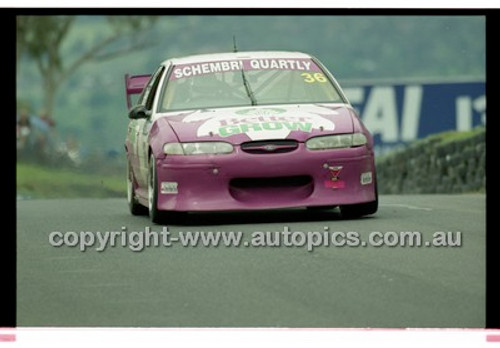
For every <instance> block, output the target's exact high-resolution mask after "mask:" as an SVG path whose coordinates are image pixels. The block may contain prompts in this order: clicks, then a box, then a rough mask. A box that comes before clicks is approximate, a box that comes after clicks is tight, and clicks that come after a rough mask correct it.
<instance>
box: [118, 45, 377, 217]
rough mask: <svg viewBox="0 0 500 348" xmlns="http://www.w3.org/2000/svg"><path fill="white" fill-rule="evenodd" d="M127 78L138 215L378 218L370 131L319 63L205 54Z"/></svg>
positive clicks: (132, 189)
mask: <svg viewBox="0 0 500 348" xmlns="http://www.w3.org/2000/svg"><path fill="white" fill-rule="evenodd" d="M125 83H126V92H127V102H128V106H129V108H130V111H129V118H130V123H129V126H128V132H127V138H126V142H125V150H126V153H127V160H128V161H127V162H128V203H129V206H130V211H131V213H132V214H134V215H135V214H141V213H147V212H148V211H149V216H150V218H151V220H152V221H153V222H155V223H157V222H160V220H161V217H162V216H163V215H164V213H166V212H188V211H192V212H196V211H221V210H223V211H229V210H258V209H275V208H292V207H307V208H333V207H336V206H339V207H340V211H341V214H342V216H348V217H357V216H362V215H367V214H373V213H375V212H376V211H377V207H378V196H377V181H376V173H375V165H374V154H373V140H372V136H371V135H370V133H369V132H368V130H367V129H366V128H365V126H364V125H363V124H362V122H361V120H360V118H359V117H358V115H357V114H356V111H355V110H354V109H353V108H352V106H351V105H350V104H349V101H348V100H347V98H346V97H345V95H344V94H343V92H342V90H341V88H340V87H339V85H338V83H337V81H336V80H335V79H334V77H333V76H332V75H331V73H330V72H329V71H328V70H327V69H326V68H325V67H324V66H323V65H322V64H321V63H320V62H319V61H318V60H317V59H316V58H314V57H311V56H310V55H307V54H304V53H298V52H274V51H273V52H269V51H266V52H236V53H220V54H209V55H196V56H190V57H184V58H175V59H169V60H166V61H164V62H163V63H162V64H161V65H160V67H159V68H158V69H157V70H156V72H155V73H154V74H153V75H138V76H129V75H126V76H125ZM132 94H140V96H139V99H138V100H137V102H136V105H135V106H133V107H132V103H131V95H132Z"/></svg>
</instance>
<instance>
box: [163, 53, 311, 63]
mask: <svg viewBox="0 0 500 348" xmlns="http://www.w3.org/2000/svg"><path fill="white" fill-rule="evenodd" d="M266 58H283V59H298V58H302V59H304V58H311V56H310V55H308V54H306V53H302V52H289V51H249V52H227V53H211V54H198V55H192V56H187V57H179V58H172V59H167V60H165V61H164V62H163V64H166V63H167V62H171V63H172V64H174V65H177V64H194V63H202V62H213V61H224V60H234V59H266Z"/></svg>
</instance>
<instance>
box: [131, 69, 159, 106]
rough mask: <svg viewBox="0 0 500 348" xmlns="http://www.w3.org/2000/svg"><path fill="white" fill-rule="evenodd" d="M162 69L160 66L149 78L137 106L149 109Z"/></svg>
mask: <svg viewBox="0 0 500 348" xmlns="http://www.w3.org/2000/svg"><path fill="white" fill-rule="evenodd" d="M163 70H164V67H163V66H160V67H159V68H158V70H156V71H155V73H154V74H153V75H152V76H151V78H150V79H149V82H148V84H147V85H146V87H144V90H143V91H142V94H141V96H140V97H139V100H138V101H137V104H139V105H144V106H146V108H147V109H151V106H152V104H153V100H154V92H155V91H156V87H157V86H158V83H159V81H160V78H161V73H162V72H163Z"/></svg>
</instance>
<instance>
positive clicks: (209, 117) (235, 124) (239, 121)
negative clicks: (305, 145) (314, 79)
mask: <svg viewBox="0 0 500 348" xmlns="http://www.w3.org/2000/svg"><path fill="white" fill-rule="evenodd" d="M321 113H323V114H329V115H331V114H337V112H336V111H334V110H331V109H326V108H324V107H319V106H313V105H311V106H303V107H297V108H289V109H285V108H267V107H264V108H257V107H254V108H242V109H238V110H236V111H234V110H233V111H229V110H225V111H220V112H217V114H216V115H215V116H214V115H213V114H212V113H207V112H201V111H200V112H195V113H193V114H190V115H188V116H186V117H185V118H184V119H183V120H182V122H199V121H204V123H203V124H202V125H201V126H200V127H199V128H198V130H197V136H198V137H204V136H209V135H211V134H216V135H218V136H220V137H223V138H225V137H229V136H232V135H238V134H245V135H247V136H248V137H249V138H250V139H251V140H264V139H285V138H286V137H287V136H288V135H289V134H290V133H291V132H293V131H301V132H308V133H310V132H312V131H313V130H314V129H322V130H329V131H332V130H334V129H335V124H334V123H333V122H332V121H331V120H329V119H328V118H326V117H323V116H321Z"/></svg>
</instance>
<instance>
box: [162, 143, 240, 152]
mask: <svg viewBox="0 0 500 348" xmlns="http://www.w3.org/2000/svg"><path fill="white" fill-rule="evenodd" d="M163 152H164V153H165V154H166V155H219V154H227V153H231V152H233V145H231V144H229V143H224V142H215V141H207V142H203V143H167V144H165V145H163Z"/></svg>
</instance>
